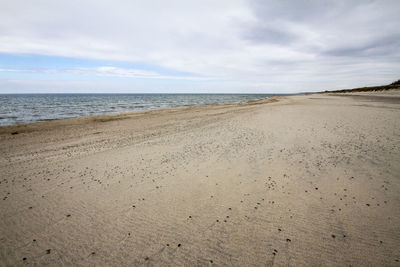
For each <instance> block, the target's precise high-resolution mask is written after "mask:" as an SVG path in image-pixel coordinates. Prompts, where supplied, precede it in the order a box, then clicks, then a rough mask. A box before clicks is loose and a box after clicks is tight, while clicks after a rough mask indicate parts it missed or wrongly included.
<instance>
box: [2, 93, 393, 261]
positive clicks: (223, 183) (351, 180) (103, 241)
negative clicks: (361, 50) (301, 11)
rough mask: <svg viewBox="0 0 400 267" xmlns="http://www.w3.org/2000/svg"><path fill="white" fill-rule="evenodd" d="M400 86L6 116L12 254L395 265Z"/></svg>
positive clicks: (6, 248) (5, 224) (6, 209)
mask: <svg viewBox="0 0 400 267" xmlns="http://www.w3.org/2000/svg"><path fill="white" fill-rule="evenodd" d="M394 99H395V100H394ZM399 99H400V94H398V93H391V95H390V96H389V97H385V96H383V94H382V93H379V92H378V93H370V95H369V96H363V97H354V96H353V95H345V96H343V95H336V94H308V95H296V96H285V97H276V98H273V99H272V98H267V99H264V100H261V101H256V102H253V103H246V104H227V105H224V104H222V105H211V106H210V105H207V106H191V107H180V108H173V109H162V110H151V111H140V112H131V113H128V114H126V113H124V114H117V115H115V114H108V115H100V116H89V117H79V118H72V119H63V120H54V121H45V122H38V123H31V124H26V125H16V126H4V127H0V155H1V157H0V173H1V177H0V201H1V204H0V214H1V220H0V263H1V264H2V265H6V266H8V265H23V264H30V265H40V266H41V265H109V266H132V265H158V266H160V265H174V266H189V265H220V266H227V265H229V266H232V265H234V266H254V265H257V266H258V265H268V266H272V265H278V266H282V265H284V266H288V265H289V266H310V265H323V266H343V265H353V266H365V265H369V266H370V265H373V266H379V265H385V266H397V265H398V264H399V261H400V251H399V250H398V248H399V247H400V198H399V194H400V179H399V178H400V177H399V173H400V165H399V164H398V163H399V162H400V150H399V149H398V148H399V147H400V143H399V140H398V136H399V135H400V121H399V117H400V101H399ZM12 131H18V132H19V133H18V134H15V135H12V134H11V133H12Z"/></svg>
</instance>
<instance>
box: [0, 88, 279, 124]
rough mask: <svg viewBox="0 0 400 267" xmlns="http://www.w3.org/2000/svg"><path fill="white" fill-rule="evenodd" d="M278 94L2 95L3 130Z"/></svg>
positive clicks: (1, 116) (226, 102)
mask: <svg viewBox="0 0 400 267" xmlns="http://www.w3.org/2000/svg"><path fill="white" fill-rule="evenodd" d="M274 95H276V94H0V126H4V125H13V124H20V123H30V122H37V121H46V120H55V119H63V118H72V117H79V116H88V115H98V114H106V113H121V112H129V111H139V110H152V109H162V108H172V107H181V106H196V105H213V104H231V103H241V102H248V101H251V100H258V99H263V98H266V97H271V96H274Z"/></svg>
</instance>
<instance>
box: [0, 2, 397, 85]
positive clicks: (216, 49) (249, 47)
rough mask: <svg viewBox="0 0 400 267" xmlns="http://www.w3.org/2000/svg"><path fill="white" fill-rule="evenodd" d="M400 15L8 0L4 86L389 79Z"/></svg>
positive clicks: (385, 10) (2, 18)
mask: <svg viewBox="0 0 400 267" xmlns="http://www.w3.org/2000/svg"><path fill="white" fill-rule="evenodd" d="M399 14H400V1H398V0H393V1H390V0H388V1H385V0H381V1H369V0H359V1H357V0H345V1H340V0H331V1H322V0H321V1H317V0H315V1H312V0H309V1H305V0H304V1H302V0H296V1H295V0H292V1H287V0H279V1H278V0H276V1H272V0H270V1H268V0H263V1H262V0H248V1H245V0H243V1H242V0H237V1H236V0H210V1H209V0H196V1H195V0H193V1H192V0H159V1H156V0H143V1H140V0H131V1H129V0H125V1H122V0H109V1H102V0H56V1H55V0H35V1H30V0H0V93H27V92H41V93H43V92H53V93H61V92H81V93H83V92H99V93H100V92H132V93H137V92H143V93H156V92H169V93H172V92H176V93H185V92H197V93H218V92H224V93H290V92H301V91H321V90H330V89H339V88H354V87H359V86H366V85H380V84H387V83H390V82H392V81H394V80H397V79H400V17H399Z"/></svg>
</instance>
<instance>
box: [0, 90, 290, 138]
mask: <svg viewBox="0 0 400 267" xmlns="http://www.w3.org/2000/svg"><path fill="white" fill-rule="evenodd" d="M284 97H286V96H271V97H266V98H263V99H258V100H249V101H246V102H240V103H230V104H209V105H191V106H178V107H168V108H159V109H149V110H137V111H127V112H120V113H104V114H97V115H87V116H77V117H71V118H60V119H49V120H42V121H35V122H29V123H19V124H12V125H0V135H1V134H7V133H10V134H11V132H13V131H14V132H15V131H17V130H21V129H25V130H28V129H29V130H31V129H32V128H36V127H34V126H39V125H36V124H40V126H47V124H49V123H50V124H51V123H53V122H60V124H63V123H62V122H65V124H71V125H72V124H76V123H79V122H78V121H82V123H84V122H85V121H96V120H99V121H103V120H113V119H120V118H124V119H125V118H129V117H131V116H134V115H144V114H149V113H151V112H156V113H157V112H161V113H164V112H168V111H171V112H174V111H183V110H191V109H196V108H198V109H205V108H211V109H213V108H229V107H243V106H250V105H258V104H264V103H273V102H276V101H279V99H280V98H284ZM113 117H115V118H113ZM29 130H28V131H29ZM19 133H20V132H18V134H19Z"/></svg>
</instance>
